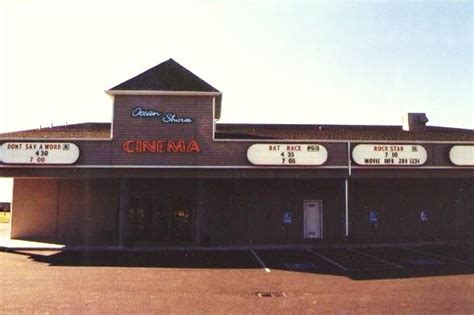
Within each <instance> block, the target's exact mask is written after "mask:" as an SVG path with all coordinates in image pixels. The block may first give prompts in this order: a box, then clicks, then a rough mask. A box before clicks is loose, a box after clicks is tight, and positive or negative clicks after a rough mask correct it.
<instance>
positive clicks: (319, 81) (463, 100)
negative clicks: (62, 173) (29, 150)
mask: <svg viewBox="0 0 474 315" xmlns="http://www.w3.org/2000/svg"><path fill="white" fill-rule="evenodd" d="M0 3H1V4H0V132H4V131H12V130H21V129H29V128H37V127H39V126H40V125H42V126H50V125H51V124H53V125H62V124H64V123H66V122H67V123H69V124H71V123H77V122H90V121H110V119H111V110H112V104H111V99H110V98H109V97H108V96H107V95H105V93H104V92H103V91H104V90H106V89H108V88H111V87H113V86H114V85H116V84H118V83H121V82H123V81H125V80H127V79H129V78H131V77H132V76H134V75H136V74H138V73H140V72H142V71H144V70H146V69H148V68H150V67H152V66H154V65H156V64H158V63H160V62H162V61H164V60H167V59H168V58H170V57H172V58H173V59H175V60H176V61H178V62H179V63H181V64H182V65H183V66H185V67H187V68H188V69H190V70H191V71H193V72H194V73H195V74H197V75H198V76H200V77H201V78H203V79H204V80H205V81H207V82H208V83H210V84H211V85H213V86H214V87H216V88H217V89H219V90H220V91H222V92H223V112H222V118H221V121H222V122H242V123H244V122H249V123H252V122H260V123H325V124H331V123H332V124H340V123H344V124H392V125H399V124H401V116H402V114H403V113H405V112H409V111H411V112H426V113H427V115H428V118H429V119H430V122H429V124H431V125H438V126H452V127H464V128H474V105H473V94H474V92H473V88H472V86H473V73H474V72H473V13H474V12H473V2H472V1H465V2H462V1H456V2H453V1H443V2H437V1H418V2H407V1H377V2H372V1H357V2H350V1H349V2H348V1H296V0H292V1H263V0H261V1H243V0H240V1H205V0H204V1H105V0H102V1H101V0H97V1H87V0H86V1H64V0H63V1H33V0H30V1H28V0H16V1H13V0H11V1H10V0H3V1H2V0H0ZM0 190H1V189H0ZM0 199H1V196H0Z"/></svg>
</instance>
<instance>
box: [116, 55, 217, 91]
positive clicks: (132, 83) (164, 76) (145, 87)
mask: <svg viewBox="0 0 474 315" xmlns="http://www.w3.org/2000/svg"><path fill="white" fill-rule="evenodd" d="M124 90H125V91H126V90H133V91H192V92H219V91H218V90H217V89H216V88H214V87H213V86H211V85H210V84H208V83H207V82H205V81H204V80H202V79H201V78H199V77H198V76H197V75H195V74H194V73H192V72H191V71H189V70H188V69H186V68H185V67H183V66H182V65H180V64H179V63H177V62H176V61H174V60H173V59H171V58H170V59H169V60H167V61H165V62H162V63H160V64H159V65H157V66H154V67H153V68H151V69H148V70H146V71H145V72H143V73H140V74H139V75H137V76H135V77H133V78H131V79H129V80H127V81H125V82H123V83H120V84H119V85H117V86H115V87H113V88H111V89H110V91H124Z"/></svg>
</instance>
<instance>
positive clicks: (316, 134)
mask: <svg viewBox="0 0 474 315" xmlns="http://www.w3.org/2000/svg"><path fill="white" fill-rule="evenodd" d="M110 128H111V127H110V123H83V124H74V125H67V126H56V127H51V128H41V129H32V130H24V131H16V132H9V133H3V134H0V139H28V138H30V139H40V138H44V139H77V138H83V139H92V138H94V139H101V138H104V139H106V138H110V132H111V130H110ZM216 138H217V139H247V140H258V139H287V140H293V141H298V140H352V141H364V140H387V141H390V140H402V141H404V140H407V141H410V140H413V141H415V140H420V141H423V140H425V141H474V130H471V129H458V128H448V127H433V126H427V127H426V129H425V130H423V131H403V130H402V127H401V126H368V125H366V126H364V125H282V124H275V125H271V124H216Z"/></svg>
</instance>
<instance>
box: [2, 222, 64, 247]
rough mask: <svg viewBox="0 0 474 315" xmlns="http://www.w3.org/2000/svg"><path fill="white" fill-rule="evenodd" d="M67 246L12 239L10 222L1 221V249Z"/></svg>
mask: <svg viewBox="0 0 474 315" xmlns="http://www.w3.org/2000/svg"><path fill="white" fill-rule="evenodd" d="M63 248H65V246H64V245H61V244H51V243H41V242H30V241H22V240H15V239H10V223H0V250H5V251H7V250H17V249H23V250H30V249H31V250H33V249H54V250H59V249H63Z"/></svg>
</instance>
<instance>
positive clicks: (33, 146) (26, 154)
mask: <svg viewBox="0 0 474 315" xmlns="http://www.w3.org/2000/svg"><path fill="white" fill-rule="evenodd" d="M78 158H79V148H78V147H77V145H75V144H74V143H59V142H51V143H47V142H6V143H4V144H2V145H1V146H0V162H2V163H5V164H35V165H50V164H56V165H64V164H74V163H75V162H76V161H77V159H78Z"/></svg>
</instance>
